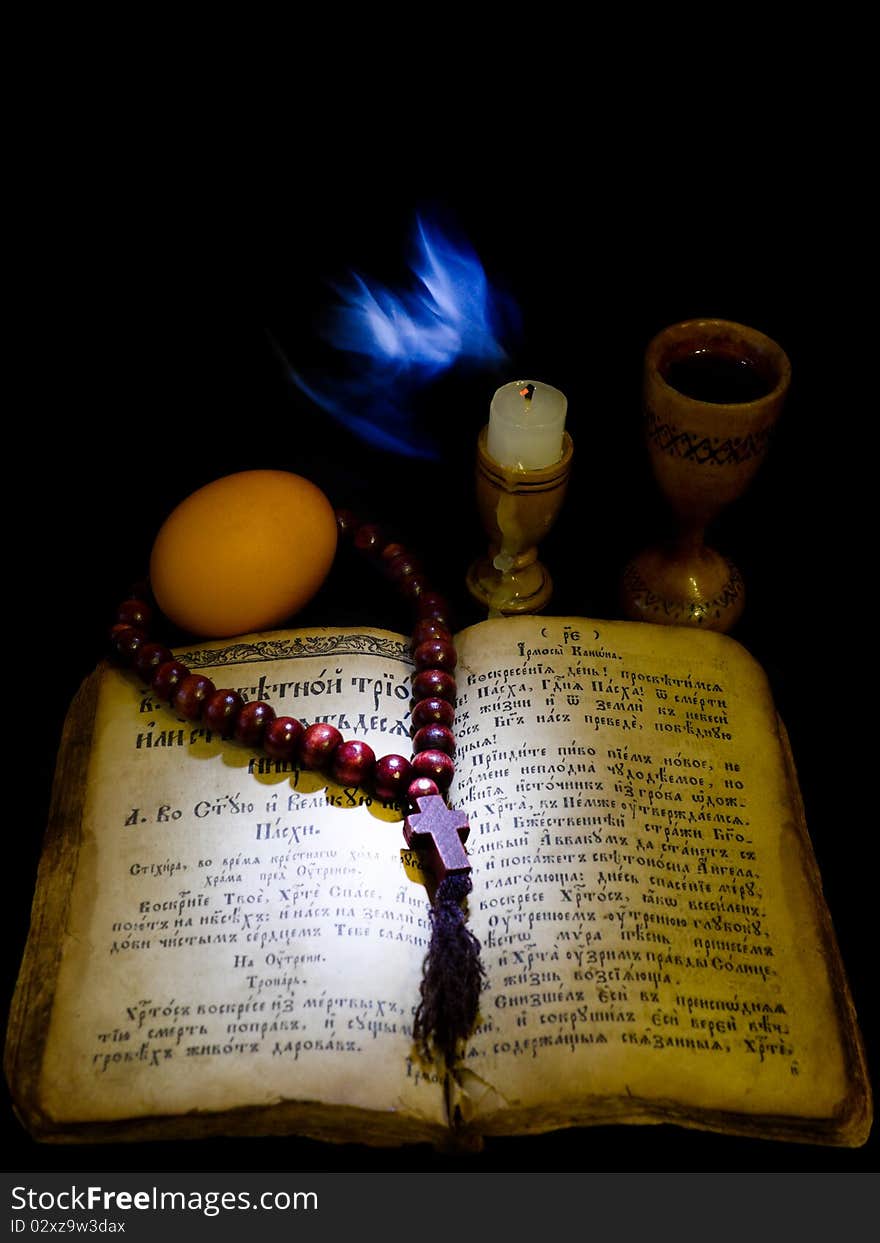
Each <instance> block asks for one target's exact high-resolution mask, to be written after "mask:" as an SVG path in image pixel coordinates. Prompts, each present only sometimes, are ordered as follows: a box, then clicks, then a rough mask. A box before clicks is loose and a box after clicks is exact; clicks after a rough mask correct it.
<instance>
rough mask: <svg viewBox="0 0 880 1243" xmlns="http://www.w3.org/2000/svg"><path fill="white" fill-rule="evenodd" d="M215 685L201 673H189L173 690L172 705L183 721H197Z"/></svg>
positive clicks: (214, 689)
mask: <svg viewBox="0 0 880 1243" xmlns="http://www.w3.org/2000/svg"><path fill="white" fill-rule="evenodd" d="M216 689H217V687H216V686H215V685H214V683H213V682H212V681H211V679H210V678H206V677H205V675H204V674H203V673H191V674H190V675H189V677H186V678H184V679H183V681H182V682H181V683H180V685H179V686H178V688H177V690H176V691H175V692H174V698H173V699H172V701H171V702H172V706H173V708H174V711H175V712H176V713H177V714H178V715H179V716H182V717H183V719H184V720H185V721H198V720H200V719H201V715H202V713H203V712H204V710H205V704H206V703H207V702H208V700H209V699H210V698H211V696H212V695H213V694H214V692H215V691H216Z"/></svg>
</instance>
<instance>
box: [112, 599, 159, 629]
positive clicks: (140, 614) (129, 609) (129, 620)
mask: <svg viewBox="0 0 880 1243" xmlns="http://www.w3.org/2000/svg"><path fill="white" fill-rule="evenodd" d="M116 620H117V621H118V622H122V624H123V625H125V626H137V628H138V629H139V630H147V629H149V625H150V622H151V621H152V620H153V610H152V609H151V608H150V606H149V604H147V602H146V600H123V601H122V603H121V604H120V606H119V608H118V609H117V610H116Z"/></svg>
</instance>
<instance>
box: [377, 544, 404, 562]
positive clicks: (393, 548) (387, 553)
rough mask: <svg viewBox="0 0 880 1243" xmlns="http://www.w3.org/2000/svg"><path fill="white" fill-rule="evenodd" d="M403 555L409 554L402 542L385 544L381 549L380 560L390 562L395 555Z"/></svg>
mask: <svg viewBox="0 0 880 1243" xmlns="http://www.w3.org/2000/svg"><path fill="white" fill-rule="evenodd" d="M404 555H406V556H408V555H409V554H408V553H407V551H406V549H405V548H404V546H403V544H386V545H385V547H384V548H383V549H382V560H383V561H384V562H385V563H386V564H390V562H392V561H393V560H394V558H395V557H402V556H404Z"/></svg>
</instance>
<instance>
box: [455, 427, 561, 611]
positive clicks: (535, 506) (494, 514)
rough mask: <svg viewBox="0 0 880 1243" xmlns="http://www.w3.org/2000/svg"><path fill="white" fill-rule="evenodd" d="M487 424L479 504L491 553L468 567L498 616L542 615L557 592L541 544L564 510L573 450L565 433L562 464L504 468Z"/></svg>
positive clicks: (481, 444)
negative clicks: (489, 442)
mask: <svg viewBox="0 0 880 1243" xmlns="http://www.w3.org/2000/svg"><path fill="white" fill-rule="evenodd" d="M487 434H488V428H487V427H484V428H483V430H482V431H481V433H480V436H479V440H478V442H477V505H478V508H479V511H480V519H481V521H482V523H483V529H484V530H485V532H486V534H487V535H488V537H489V553H488V556H483V557H479V558H478V559H477V560H476V561H475V562H474V563H473V565H472V566H471V568H470V569H469V570H468V573H467V577H466V580H465V581H466V583H467V588H468V591H469V592H470V594H471V595H472V596H473V598H474V599H475V600H476V601H477V602H478V603H479V604H481V605H483V607H484V608H485V609H486V610H487V611H488V612H489V613H490V614H491V615H493V616H500V617H505V616H510V615H517V614H521V613H539V612H540V611H541V610H542V609H544V608H546V606H547V604H548V603H549V601H550V597H551V595H552V593H553V581H552V579H551V578H550V575H549V574H548V573H547V570H546V569H545V568H544V566H543V565H542V564H541V562H540V561H539V560H538V543H539V541H540V540H541V539H542V538H543V537H544V536H545V535H546V534H547V533H548V531H549V530H550V528H551V527H552V526H553V523H554V522H555V521H556V518H557V516H558V514H559V511H560V509H561V508H562V502H563V500H564V498H565V491H566V487H567V486H568V477H569V473H570V471H571V459H572V456H573V453H574V448H573V445H572V442H571V437H570V436H569V434H568V432H565V433H564V435H563V441H562V456H561V457H560V459H559V461H558V462H554V463H552V465H550V466H543V467H540V468H536V469H535V470H515V469H514V468H513V467H509V466H502V465H501V464H500V463H499V462H496V461H495V459H494V458H493V457H492V456H491V455H490V454H489V451H488V449H487V447H486V445H487Z"/></svg>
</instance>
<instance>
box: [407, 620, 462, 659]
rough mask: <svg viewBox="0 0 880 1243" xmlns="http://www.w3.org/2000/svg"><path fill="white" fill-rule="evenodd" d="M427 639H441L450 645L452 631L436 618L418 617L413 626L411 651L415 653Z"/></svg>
mask: <svg viewBox="0 0 880 1243" xmlns="http://www.w3.org/2000/svg"><path fill="white" fill-rule="evenodd" d="M427 639H443V640H444V642H446V643H451V642H452V631H451V630H450V629H449V627H448V626H447V625H445V623H443V622H441V621H438V620H437V618H436V617H420V618H419V620H418V621H417V622H416V624H415V625H414V626H413V632H412V650H413V651H415V650H416V648H417V647H418V646H419V644H420V643H424V642H425V641H426V640H427Z"/></svg>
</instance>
